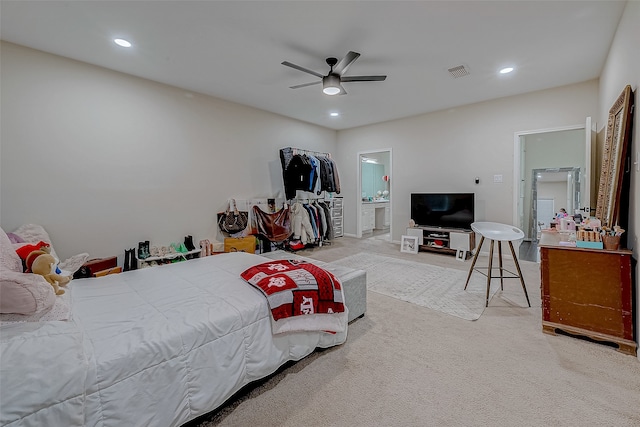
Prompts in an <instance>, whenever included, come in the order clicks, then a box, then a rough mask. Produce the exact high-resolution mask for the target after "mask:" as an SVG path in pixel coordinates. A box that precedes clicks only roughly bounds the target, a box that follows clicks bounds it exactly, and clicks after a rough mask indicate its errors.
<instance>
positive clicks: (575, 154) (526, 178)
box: [513, 117, 596, 242]
mask: <svg viewBox="0 0 640 427" xmlns="http://www.w3.org/2000/svg"><path fill="white" fill-rule="evenodd" d="M595 135H596V132H595V123H592V122H591V118H590V117H588V118H587V119H586V121H585V124H584V125H575V126H567V127H562V128H554V129H544V130H537V131H523V132H517V133H515V150H514V182H515V183H517V184H518V185H516V186H515V188H514V205H513V206H514V212H513V218H514V222H513V223H514V224H515V225H516V226H518V227H519V228H520V229H521V230H522V231H523V232H524V233H525V240H526V241H531V240H533V241H534V242H535V240H536V237H537V227H538V224H537V223H538V222H539V219H538V218H537V215H536V212H535V210H536V203H534V200H536V199H534V197H533V190H534V184H536V188H537V184H539V182H538V181H537V180H536V177H537V174H536V175H534V172H533V171H534V169H535V170H542V171H544V172H547V171H549V173H551V172H552V171H558V172H559V171H560V170H561V169H562V170H563V172H564V173H565V176H566V174H567V173H568V172H569V171H573V170H574V169H577V170H578V172H577V173H574V174H573V175H572V181H573V184H572V192H573V194H572V195H571V196H567V199H569V198H571V200H574V201H575V202H574V205H573V210H574V211H575V210H577V209H580V210H581V211H582V212H583V216H586V215H589V211H590V204H591V203H590V200H591V170H592V163H591V162H592V158H593V156H592V152H593V150H595ZM562 204H563V205H565V204H568V203H567V202H562ZM559 207H561V206H558V208H559ZM562 207H565V206H562ZM571 213H573V212H571ZM534 217H535V219H534Z"/></svg>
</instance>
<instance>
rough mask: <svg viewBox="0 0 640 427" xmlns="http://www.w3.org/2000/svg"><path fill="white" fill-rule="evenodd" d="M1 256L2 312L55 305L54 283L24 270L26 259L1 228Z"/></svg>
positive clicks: (23, 311)
mask: <svg viewBox="0 0 640 427" xmlns="http://www.w3.org/2000/svg"><path fill="white" fill-rule="evenodd" d="M14 255H15V256H14ZM0 256H1V258H0V313H18V314H29V315H33V314H37V313H42V312H44V311H46V310H48V309H50V308H51V307H53V304H54V303H55V301H56V294H55V292H54V290H53V286H51V285H50V284H49V282H47V281H46V280H45V278H44V277H42V276H40V275H38V274H32V273H23V272H22V261H20V257H18V254H17V253H16V252H15V250H14V249H13V244H12V243H11V241H10V240H9V237H7V234H6V233H5V232H4V230H2V229H1V228H0ZM15 257H18V258H17V260H16V259H15Z"/></svg>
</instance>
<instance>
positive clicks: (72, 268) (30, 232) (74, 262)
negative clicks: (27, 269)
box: [13, 224, 89, 275]
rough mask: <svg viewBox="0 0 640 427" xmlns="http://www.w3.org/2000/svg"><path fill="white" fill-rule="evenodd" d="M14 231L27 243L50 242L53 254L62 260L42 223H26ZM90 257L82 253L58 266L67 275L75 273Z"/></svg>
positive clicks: (57, 259) (58, 259)
mask: <svg viewBox="0 0 640 427" xmlns="http://www.w3.org/2000/svg"><path fill="white" fill-rule="evenodd" d="M13 233H14V234H17V235H18V236H20V237H22V239H23V240H24V241H25V242H27V243H38V242H39V241H41V240H42V241H43V242H47V243H49V247H50V248H51V255H53V257H54V258H55V259H56V261H58V262H59V261H60V258H58V255H57V254H56V250H55V249H54V248H53V242H51V238H50V237H49V233H47V231H46V230H45V229H44V227H42V226H41V225H38V224H24V225H21V226H20V227H18V229H17V230H15V231H14V232H13ZM88 259H89V254H88V253H81V254H78V255H74V256H72V257H71V258H68V259H66V260H64V261H62V262H60V263H59V264H58V267H60V269H61V270H64V271H65V275H66V274H69V275H73V273H75V272H76V271H77V270H78V269H79V268H80V267H82V265H83V264H84V263H85V262H87V260H88ZM21 271H22V270H21Z"/></svg>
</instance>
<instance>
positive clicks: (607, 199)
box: [596, 85, 633, 227]
mask: <svg viewBox="0 0 640 427" xmlns="http://www.w3.org/2000/svg"><path fill="white" fill-rule="evenodd" d="M632 107H633V92H632V91H631V86H629V85H627V86H626V87H625V88H624V90H623V91H622V93H621V94H620V96H619V97H618V99H617V100H616V102H615V103H614V104H613V106H612V107H611V109H610V110H609V119H608V120H607V132H606V137H605V138H606V139H605V142H604V149H603V154H602V171H601V173H600V184H599V186H598V203H597V206H596V218H598V219H599V220H600V221H602V225H603V226H607V227H613V226H614V225H618V220H619V217H620V195H621V190H622V182H623V178H624V174H625V173H626V172H629V170H628V167H629V165H625V159H627V149H628V146H629V141H630V138H631V133H630V130H631V122H632V111H633V110H632Z"/></svg>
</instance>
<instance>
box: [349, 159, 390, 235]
mask: <svg viewBox="0 0 640 427" xmlns="http://www.w3.org/2000/svg"><path fill="white" fill-rule="evenodd" d="M392 164H393V161H392V150H391V149H390V148H389V149H381V150H371V151H362V152H359V153H358V175H357V176H358V188H357V191H358V192H357V194H359V195H360V198H359V199H358V203H357V216H356V227H357V228H356V230H357V234H356V235H357V237H359V238H373V239H378V240H384V241H391V236H392V234H391V233H392V232H391V228H392V224H391V218H392V210H393V201H392V199H393V191H392V183H393V180H392V174H393V173H392Z"/></svg>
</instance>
